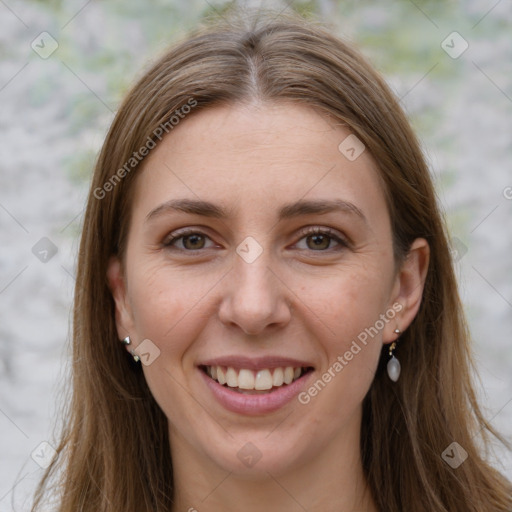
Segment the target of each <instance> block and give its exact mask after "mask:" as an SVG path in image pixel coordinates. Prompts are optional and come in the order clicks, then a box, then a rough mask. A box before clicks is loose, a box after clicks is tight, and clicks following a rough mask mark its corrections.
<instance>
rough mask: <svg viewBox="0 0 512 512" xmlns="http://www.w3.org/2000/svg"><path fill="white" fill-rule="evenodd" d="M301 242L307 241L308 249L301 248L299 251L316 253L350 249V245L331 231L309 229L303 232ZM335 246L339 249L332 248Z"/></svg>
mask: <svg viewBox="0 0 512 512" xmlns="http://www.w3.org/2000/svg"><path fill="white" fill-rule="evenodd" d="M302 235H303V236H302V238H301V240H300V241H302V240H305V242H306V243H305V245H306V247H299V249H309V250H311V251H316V252H328V251H329V250H331V249H332V250H340V249H343V248H344V247H348V243H347V242H346V241H345V240H343V238H342V237H340V236H338V235H336V234H335V233H334V232H333V231H332V230H330V229H319V228H314V229H309V230H305V231H303V232H302ZM333 242H335V244H334V245H337V246H338V247H336V246H335V247H332V245H333Z"/></svg>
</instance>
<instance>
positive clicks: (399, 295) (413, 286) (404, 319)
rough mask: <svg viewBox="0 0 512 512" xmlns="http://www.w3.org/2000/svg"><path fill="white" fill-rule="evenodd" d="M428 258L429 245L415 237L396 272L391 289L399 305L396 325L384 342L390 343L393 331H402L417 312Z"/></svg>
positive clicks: (393, 338) (393, 336)
mask: <svg viewBox="0 0 512 512" xmlns="http://www.w3.org/2000/svg"><path fill="white" fill-rule="evenodd" d="M429 259H430V247H429V245H428V242H427V241H426V240H425V239H424V238H417V239H416V240H414V242H413V243H412V244H411V248H410V249H409V252H408V253H407V256H406V258H405V260H404V262H403V264H402V267H401V268H400V270H399V271H398V273H397V276H396V282H395V287H394V290H393V297H394V303H395V304H400V305H401V310H400V312H399V313H398V314H397V316H396V326H393V328H392V329H390V332H389V333H387V336H386V337H385V340H384V341H385V342H387V343H390V342H392V341H394V340H395V338H396V337H397V336H396V334H395V333H394V332H393V330H394V329H396V328H398V329H400V331H401V332H404V331H405V330H406V329H407V328H408V327H409V325H410V324H411V322H412V321H413V320H414V317H415V316H416V314H417V313H418V310H419V308H420V305H421V300H422V297H423V288H424V286H425V279H426V277H427V271H428V265H429Z"/></svg>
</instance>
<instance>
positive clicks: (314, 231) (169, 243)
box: [163, 227, 349, 253]
mask: <svg viewBox="0 0 512 512" xmlns="http://www.w3.org/2000/svg"><path fill="white" fill-rule="evenodd" d="M190 235H201V236H204V237H206V238H210V237H209V236H208V235H207V234H206V233H203V232H201V231H198V230H194V229H186V230H184V231H178V232H176V233H174V234H173V235H172V236H171V238H169V239H168V240H166V241H165V242H164V243H163V246H164V247H165V248H169V249H175V250H178V251H182V252H189V253H195V252H198V251H203V250H206V249H181V248H180V249H176V248H175V247H173V244H174V243H175V242H176V241H177V240H180V239H182V238H185V237H187V236H190ZM314 235H324V236H327V237H329V238H331V239H332V240H334V241H336V242H337V243H338V244H339V245H340V246H341V248H348V247H349V242H348V241H347V240H345V239H344V238H342V237H340V236H338V235H337V234H335V232H334V231H333V230H332V229H330V228H317V227H315V228H309V229H308V228H305V229H303V230H302V231H301V232H300V236H301V237H300V238H299V241H300V240H302V239H303V238H307V237H308V236H314ZM341 248H338V249H334V250H340V249H341ZM332 250H333V249H332V248H329V249H322V250H318V251H314V250H313V249H310V251H311V252H319V253H321V252H330V251H332Z"/></svg>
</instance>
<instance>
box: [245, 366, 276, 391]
mask: <svg viewBox="0 0 512 512" xmlns="http://www.w3.org/2000/svg"><path fill="white" fill-rule="evenodd" d="M243 371H244V370H241V371H240V373H242V372H243ZM254 389H272V375H271V374H270V370H260V371H259V372H258V373H257V374H256V380H255V383H254Z"/></svg>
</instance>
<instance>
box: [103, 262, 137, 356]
mask: <svg viewBox="0 0 512 512" xmlns="http://www.w3.org/2000/svg"><path fill="white" fill-rule="evenodd" d="M107 280H108V285H109V288H110V291H111V292H112V297H113V298H114V302H115V305H116V327H117V335H118V337H119V339H120V340H122V339H124V338H126V336H129V335H130V333H133V332H134V331H135V329H134V322H133V316H132V312H131V308H130V305H129V301H128V296H127V293H126V282H125V278H124V275H123V269H122V265H121V261H120V260H119V258H118V257H117V256H111V257H110V260H109V262H108V269H107ZM127 348H128V347H127Z"/></svg>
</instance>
